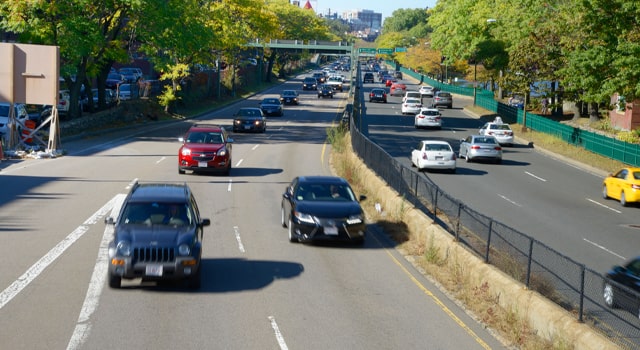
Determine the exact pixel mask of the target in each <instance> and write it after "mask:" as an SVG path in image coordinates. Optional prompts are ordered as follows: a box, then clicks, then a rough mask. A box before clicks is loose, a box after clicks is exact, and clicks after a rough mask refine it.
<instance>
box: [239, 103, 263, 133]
mask: <svg viewBox="0 0 640 350" xmlns="http://www.w3.org/2000/svg"><path fill="white" fill-rule="evenodd" d="M241 131H245V132H246V131H253V132H265V131H267V118H265V116H264V114H263V113H262V110H261V109H260V108H254V107H242V108H240V109H239V110H238V111H237V112H236V113H235V114H234V115H233V132H241Z"/></svg>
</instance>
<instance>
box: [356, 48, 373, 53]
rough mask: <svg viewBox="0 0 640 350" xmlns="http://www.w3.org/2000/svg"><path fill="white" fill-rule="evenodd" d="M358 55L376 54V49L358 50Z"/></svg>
mask: <svg viewBox="0 0 640 350" xmlns="http://www.w3.org/2000/svg"><path fill="white" fill-rule="evenodd" d="M358 53H373V54H375V53H376V49H375V48H374V47H361V48H359V49H358Z"/></svg>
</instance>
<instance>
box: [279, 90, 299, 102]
mask: <svg viewBox="0 0 640 350" xmlns="http://www.w3.org/2000/svg"><path fill="white" fill-rule="evenodd" d="M280 102H282V103H283V104H285V105H297V104H299V103H300V101H298V92H297V91H296V90H283V91H282V93H281V94H280Z"/></svg>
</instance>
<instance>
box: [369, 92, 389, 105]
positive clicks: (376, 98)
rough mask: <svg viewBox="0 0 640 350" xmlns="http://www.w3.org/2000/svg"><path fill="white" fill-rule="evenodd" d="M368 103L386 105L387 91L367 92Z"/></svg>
mask: <svg viewBox="0 0 640 350" xmlns="http://www.w3.org/2000/svg"><path fill="white" fill-rule="evenodd" d="M369 102H382V103H387V90H385V89H371V92H369Z"/></svg>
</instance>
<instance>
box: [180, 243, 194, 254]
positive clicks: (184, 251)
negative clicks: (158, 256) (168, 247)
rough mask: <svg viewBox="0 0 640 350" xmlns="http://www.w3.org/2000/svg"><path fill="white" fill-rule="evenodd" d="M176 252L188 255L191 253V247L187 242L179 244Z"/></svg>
mask: <svg viewBox="0 0 640 350" xmlns="http://www.w3.org/2000/svg"><path fill="white" fill-rule="evenodd" d="M178 254H180V255H189V254H191V247H189V245H188V244H184V243H183V244H181V245H179V246H178Z"/></svg>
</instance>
